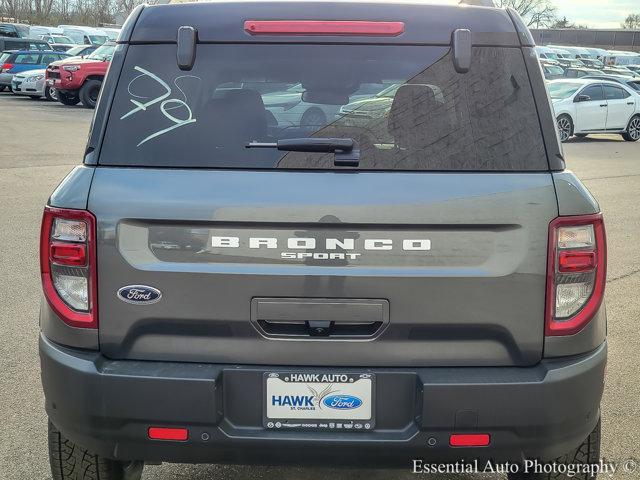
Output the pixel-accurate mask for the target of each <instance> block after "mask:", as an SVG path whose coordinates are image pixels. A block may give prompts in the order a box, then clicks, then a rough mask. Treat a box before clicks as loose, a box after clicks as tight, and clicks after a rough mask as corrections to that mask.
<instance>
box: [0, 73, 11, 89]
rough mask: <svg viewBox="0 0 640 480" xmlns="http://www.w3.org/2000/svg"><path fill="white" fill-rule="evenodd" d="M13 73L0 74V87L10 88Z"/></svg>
mask: <svg viewBox="0 0 640 480" xmlns="http://www.w3.org/2000/svg"><path fill="white" fill-rule="evenodd" d="M12 79H13V73H0V87H10V86H11V80H12Z"/></svg>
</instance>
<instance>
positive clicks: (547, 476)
mask: <svg viewBox="0 0 640 480" xmlns="http://www.w3.org/2000/svg"><path fill="white" fill-rule="evenodd" d="M600 431H601V421H600V420H598V424H597V425H596V428H594V429H593V431H592V432H591V433H590V434H589V436H588V437H587V439H586V440H585V441H584V442H582V444H581V445H580V446H579V447H578V448H577V449H575V450H572V451H571V452H569V453H568V454H566V455H564V456H563V457H560V458H558V459H556V460H555V462H556V463H558V464H564V465H588V464H594V463H598V462H599V461H600ZM594 478H595V477H592V476H590V475H589V474H588V473H580V474H578V475H576V476H573V477H570V476H568V475H566V474H563V473H533V472H530V473H524V472H521V473H510V474H509V480H569V479H572V480H593V479H594Z"/></svg>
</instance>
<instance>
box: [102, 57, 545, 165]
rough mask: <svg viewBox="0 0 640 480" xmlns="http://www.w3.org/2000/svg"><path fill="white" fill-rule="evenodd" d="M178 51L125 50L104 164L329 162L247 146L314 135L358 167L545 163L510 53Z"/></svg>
mask: <svg viewBox="0 0 640 480" xmlns="http://www.w3.org/2000/svg"><path fill="white" fill-rule="evenodd" d="M175 48H176V47H175V45H173V46H172V45H131V46H130V47H129V49H128V53H127V56H126V60H125V64H124V67H123V70H122V73H121V79H120V82H119V83H118V89H117V91H116V93H115V99H114V103H113V106H112V108H111V113H110V118H109V120H108V125H107V130H106V136H105V140H104V142H103V145H102V150H101V154H100V164H102V165H135V166H174V167H210V168H216V167H217V168H287V169H333V168H335V167H334V159H335V155H334V154H333V153H308V152H292V151H289V152H287V151H280V150H277V149H275V148H272V149H262V148H261V149H256V148H247V144H249V143H250V142H277V141H278V140H285V139H292V138H298V139H299V138H306V137H316V138H349V139H353V140H354V141H355V142H356V144H357V148H358V150H359V168H361V169H373V170H375V169H384V170H494V171H495V170H500V171H513V170H518V171H523V170H537V171H541V170H547V169H548V163H547V159H546V155H545V150H544V146H543V144H542V140H541V138H542V135H541V134H540V124H539V122H538V117H537V114H536V109H535V106H534V102H533V98H532V92H531V87H530V85H529V80H528V77H527V73H526V68H525V66H524V61H523V57H522V52H521V51H520V50H518V49H511V48H494V47H492V48H474V51H473V62H472V67H471V70H470V72H469V73H467V74H459V73H457V72H456V71H455V69H454V66H453V60H452V55H451V53H450V49H449V48H448V47H440V46H430V47H425V46H406V45H402V46H393V45H376V46H372V45H212V44H210V45H206V44H203V45H198V54H197V60H196V63H195V66H194V68H193V70H191V71H187V72H185V71H181V70H179V69H178V67H177V65H176V61H175V58H176V54H175ZM97 53H98V51H96V54H97ZM94 55H95V54H94ZM487 85H490V88H488V89H487V88H486V86H487ZM514 126H515V127H516V128H514ZM536 131H537V132H538V134H534V132H536ZM505 132H510V133H508V134H505ZM525 132H526V134H524V133H525Z"/></svg>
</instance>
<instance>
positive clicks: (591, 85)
mask: <svg viewBox="0 0 640 480" xmlns="http://www.w3.org/2000/svg"><path fill="white" fill-rule="evenodd" d="M548 88H549V94H550V96H551V100H552V102H553V108H554V110H555V115H556V120H557V124H558V131H559V133H560V139H561V140H562V141H563V142H565V141H567V140H568V139H569V138H571V137H572V136H573V135H575V136H577V137H585V136H587V135H588V134H591V133H607V134H610V133H619V134H621V135H622V138H624V139H625V140H627V141H629V142H637V141H638V140H640V97H639V96H638V95H637V94H635V93H634V92H633V90H631V89H630V88H628V87H627V86H626V85H622V84H620V83H615V82H608V81H605V80H592V79H572V80H553V81H551V82H549V83H548Z"/></svg>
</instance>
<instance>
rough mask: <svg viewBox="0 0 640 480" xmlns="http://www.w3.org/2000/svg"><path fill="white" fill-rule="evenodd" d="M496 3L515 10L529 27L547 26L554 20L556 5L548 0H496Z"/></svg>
mask: <svg viewBox="0 0 640 480" xmlns="http://www.w3.org/2000/svg"><path fill="white" fill-rule="evenodd" d="M496 4H497V5H498V6H500V7H511V8H513V9H514V10H516V11H517V12H518V13H519V14H520V15H522V18H524V20H525V22H527V26H529V27H536V28H540V27H548V26H549V25H551V24H552V23H553V22H555V20H556V7H554V6H553V4H552V3H551V1H550V0H497V1H496Z"/></svg>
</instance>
